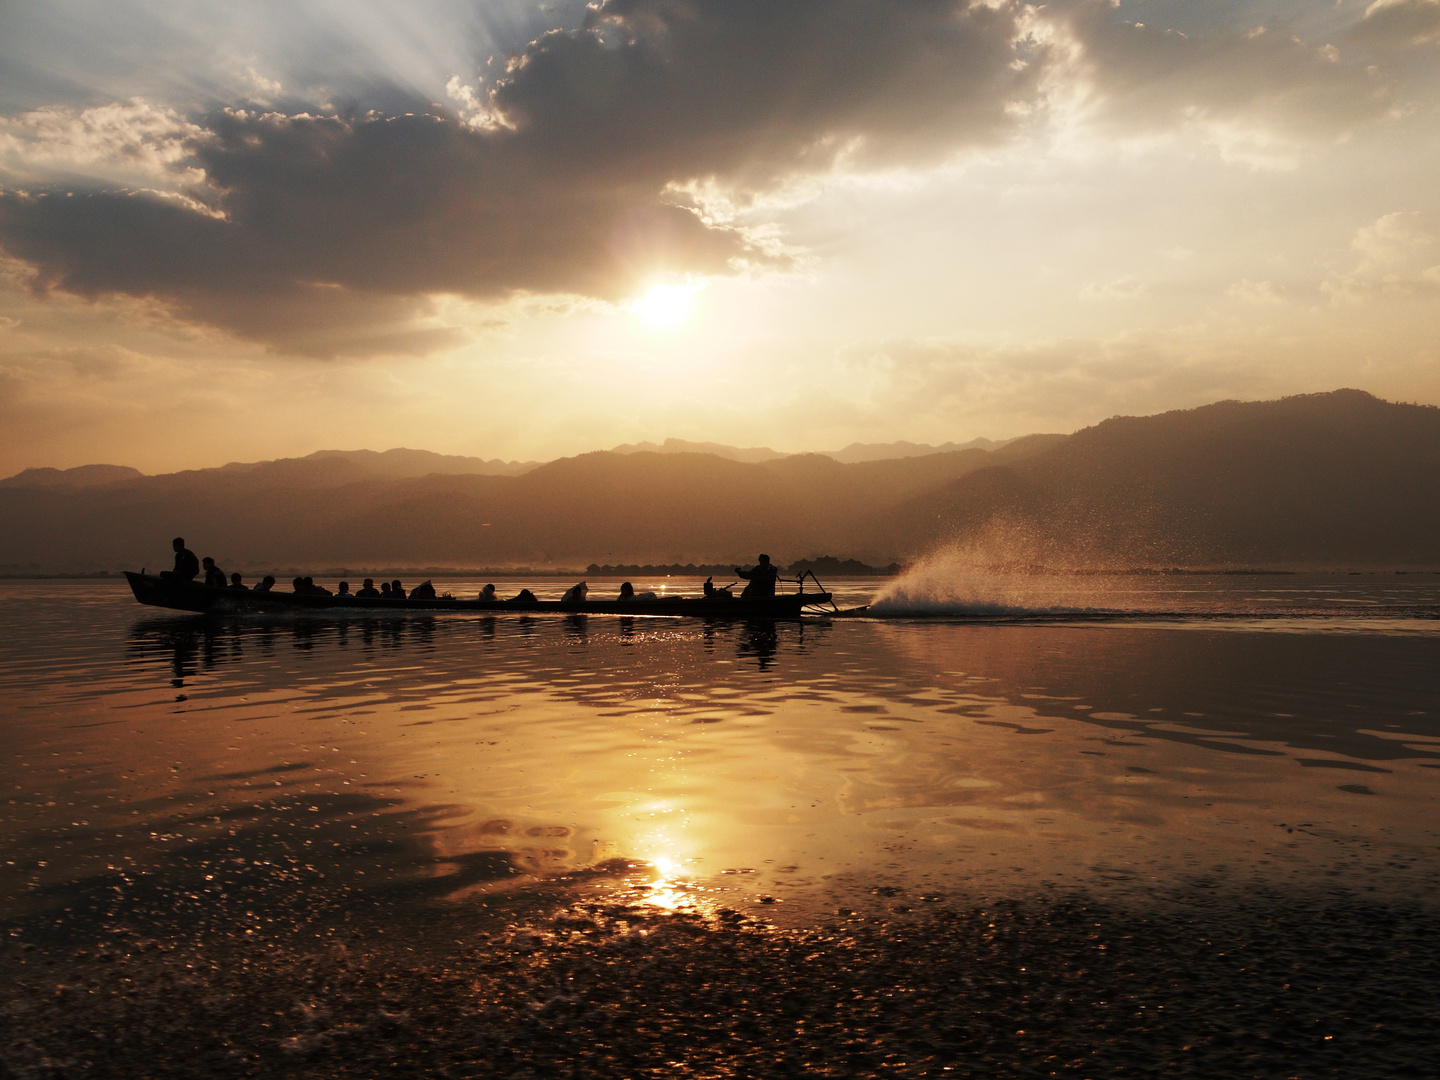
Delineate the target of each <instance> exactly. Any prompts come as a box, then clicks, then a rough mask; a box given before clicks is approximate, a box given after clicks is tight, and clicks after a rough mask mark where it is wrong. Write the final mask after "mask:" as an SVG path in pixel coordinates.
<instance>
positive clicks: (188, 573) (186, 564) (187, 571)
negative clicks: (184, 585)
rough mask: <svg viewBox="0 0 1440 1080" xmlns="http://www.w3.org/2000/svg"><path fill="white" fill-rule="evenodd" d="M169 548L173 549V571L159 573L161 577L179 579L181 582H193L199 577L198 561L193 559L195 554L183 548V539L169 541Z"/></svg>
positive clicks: (180, 537) (178, 537)
mask: <svg viewBox="0 0 1440 1080" xmlns="http://www.w3.org/2000/svg"><path fill="white" fill-rule="evenodd" d="M170 546H171V547H172V548H174V549H175V569H174V570H162V571H160V576H161V577H168V578H179V579H180V580H181V581H194V580H195V579H196V578H197V577H199V576H200V560H199V559H197V558H195V553H194V552H193V551H191V550H190V549H189V548H187V547H186V546H185V538H184V537H183V536H177V537H175V539H174V540H172V541H170Z"/></svg>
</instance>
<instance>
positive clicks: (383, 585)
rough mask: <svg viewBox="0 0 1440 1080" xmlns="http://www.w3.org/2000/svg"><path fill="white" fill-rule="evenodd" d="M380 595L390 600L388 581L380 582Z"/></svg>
mask: <svg viewBox="0 0 1440 1080" xmlns="http://www.w3.org/2000/svg"><path fill="white" fill-rule="evenodd" d="M380 595H381V596H382V597H384V598H385V599H386V600H388V599H390V582H388V581H382V582H380Z"/></svg>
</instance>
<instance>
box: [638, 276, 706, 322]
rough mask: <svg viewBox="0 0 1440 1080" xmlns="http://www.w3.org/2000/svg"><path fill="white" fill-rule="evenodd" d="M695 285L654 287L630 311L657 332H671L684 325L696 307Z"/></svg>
mask: <svg viewBox="0 0 1440 1080" xmlns="http://www.w3.org/2000/svg"><path fill="white" fill-rule="evenodd" d="M695 292H696V288H695V286H693V285H652V286H650V289H649V291H647V292H646V293H645V295H644V296H642V297H640V298H639V299H638V300H635V301H634V302H633V303H632V304H631V305H630V310H632V311H633V312H635V314H636V315H638V316H640V318H641V319H643V320H644V321H645V322H646V323H647V324H649V325H650V326H652V327H654V328H655V329H657V330H670V329H673V328H674V327H677V326H679V325H680V324H681V323H683V322H684V321H685V320H686V319H687V318H688V317H689V315H690V312H691V310H692V309H693V308H694V307H695Z"/></svg>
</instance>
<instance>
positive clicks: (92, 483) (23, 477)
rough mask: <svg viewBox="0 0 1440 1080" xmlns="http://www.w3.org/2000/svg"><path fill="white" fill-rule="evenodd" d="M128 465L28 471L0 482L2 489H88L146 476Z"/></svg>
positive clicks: (84, 466)
mask: <svg viewBox="0 0 1440 1080" xmlns="http://www.w3.org/2000/svg"><path fill="white" fill-rule="evenodd" d="M144 475H145V474H144V473H142V472H141V471H140V470H139V469H132V468H130V467H129V466H128V465H79V466H76V467H75V468H73V469H26V470H25V471H24V472H19V473H16V474H15V475H14V476H7V477H6V478H5V479H4V480H0V488H12V487H15V488H86V487H97V486H98V485H100V484H115V483H119V482H120V481H122V480H134V479H136V478H137V477H141V476H144Z"/></svg>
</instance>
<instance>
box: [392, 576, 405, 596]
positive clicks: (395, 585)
mask: <svg viewBox="0 0 1440 1080" xmlns="http://www.w3.org/2000/svg"><path fill="white" fill-rule="evenodd" d="M390 599H392V600H404V599H405V587H404V586H403V585H401V584H400V581H399V579H398V578H397V579H396V580H394V581H392V582H390Z"/></svg>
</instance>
